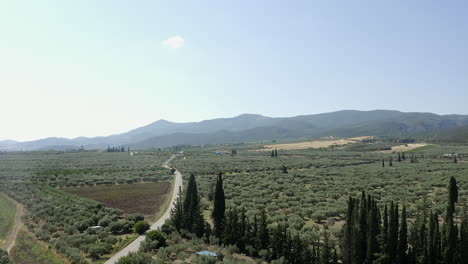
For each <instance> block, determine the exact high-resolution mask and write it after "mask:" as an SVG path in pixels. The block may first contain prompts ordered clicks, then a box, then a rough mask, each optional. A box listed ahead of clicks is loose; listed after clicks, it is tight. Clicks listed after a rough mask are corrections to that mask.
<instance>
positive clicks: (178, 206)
mask: <svg viewBox="0 0 468 264" xmlns="http://www.w3.org/2000/svg"><path fill="white" fill-rule="evenodd" d="M171 220H172V224H173V225H174V227H175V229H176V230H177V231H179V232H180V229H181V228H182V226H183V224H184V207H183V206H182V188H181V187H180V186H179V194H178V196H177V199H176V200H175V202H174V207H173V208H172V210H171Z"/></svg>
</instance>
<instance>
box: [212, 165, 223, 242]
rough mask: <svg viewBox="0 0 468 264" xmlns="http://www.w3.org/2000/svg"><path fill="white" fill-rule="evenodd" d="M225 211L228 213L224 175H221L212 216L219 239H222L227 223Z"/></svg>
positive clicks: (218, 179) (217, 182)
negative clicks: (224, 226)
mask: <svg viewBox="0 0 468 264" xmlns="http://www.w3.org/2000/svg"><path fill="white" fill-rule="evenodd" d="M225 211H226V200H225V196H224V189H223V177H222V174H221V173H219V174H218V178H217V180H216V188H215V194H214V205H213V212H212V214H211V217H212V218H213V222H214V227H215V235H216V236H217V237H218V238H221V236H222V234H223V225H224V222H225Z"/></svg>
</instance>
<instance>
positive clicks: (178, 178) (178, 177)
mask: <svg viewBox="0 0 468 264" xmlns="http://www.w3.org/2000/svg"><path fill="white" fill-rule="evenodd" d="M175 157H176V155H172V156H171V157H170V158H169V159H168V160H167V161H166V162H164V164H163V166H164V168H167V169H171V166H170V165H169V163H170V162H171V161H172V160H173V159H174V158H175ZM174 175H175V180H174V186H173V188H172V197H171V201H170V205H169V206H168V208H167V209H166V211H165V212H164V214H163V215H162V216H161V217H160V218H159V219H158V220H157V221H156V222H155V223H154V224H152V225H151V227H150V230H157V229H158V228H160V227H161V226H162V225H163V224H164V222H166V220H167V219H169V218H170V217H171V210H172V208H174V202H175V200H176V199H177V195H178V193H179V187H180V188H182V174H180V172H179V171H178V170H176V171H175V173H174ZM143 240H145V235H141V236H139V237H138V238H137V239H135V240H134V241H133V242H132V243H130V244H129V245H128V246H126V247H125V248H124V249H122V250H121V251H119V252H118V253H117V254H115V255H114V256H113V257H112V258H110V259H109V260H108V261H106V262H105V263H104V264H114V263H116V262H117V261H118V260H119V259H120V258H121V257H124V256H126V255H128V254H129V253H130V252H136V251H138V249H139V248H140V244H141V242H142V241H143Z"/></svg>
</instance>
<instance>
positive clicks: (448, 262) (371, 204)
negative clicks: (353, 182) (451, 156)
mask: <svg viewBox="0 0 468 264" xmlns="http://www.w3.org/2000/svg"><path fill="white" fill-rule="evenodd" d="M448 193H449V199H448V205H447V210H446V214H445V219H444V221H443V226H442V230H441V228H440V227H439V222H440V219H439V215H437V214H436V213H433V212H430V213H427V212H426V211H425V210H424V209H423V211H422V212H417V216H416V219H415V220H414V223H413V224H412V226H411V232H408V221H407V212H406V206H404V205H403V207H402V209H401V212H399V206H398V203H395V202H390V203H389V204H386V205H385V207H384V209H383V217H382V218H381V217H380V216H381V212H380V210H379V208H378V206H377V203H376V201H375V200H374V199H373V198H372V197H371V196H366V195H365V194H364V193H362V195H361V198H360V199H356V198H352V197H350V198H349V201H348V210H347V215H346V223H345V225H344V226H343V228H342V241H341V242H342V243H341V252H342V260H343V263H345V264H360V263H376V264H377V263H378V264H393V263H395V264H413V263H422V264H458V263H459V264H461V263H468V252H467V251H468V244H467V242H468V232H467V227H468V218H467V216H466V212H464V213H463V216H462V217H461V221H460V223H459V224H456V223H455V221H454V217H455V216H454V215H455V211H456V210H455V205H456V203H457V201H458V189H457V183H456V180H455V178H453V177H452V178H451V179H450V184H449V186H448Z"/></svg>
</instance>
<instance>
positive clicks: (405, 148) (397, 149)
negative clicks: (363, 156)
mask: <svg viewBox="0 0 468 264" xmlns="http://www.w3.org/2000/svg"><path fill="white" fill-rule="evenodd" d="M427 145H429V144H426V143H414V144H406V145H399V146H394V147H392V149H391V150H379V151H376V152H379V153H393V152H407V151H410V150H414V149H417V148H421V147H425V146H427Z"/></svg>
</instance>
